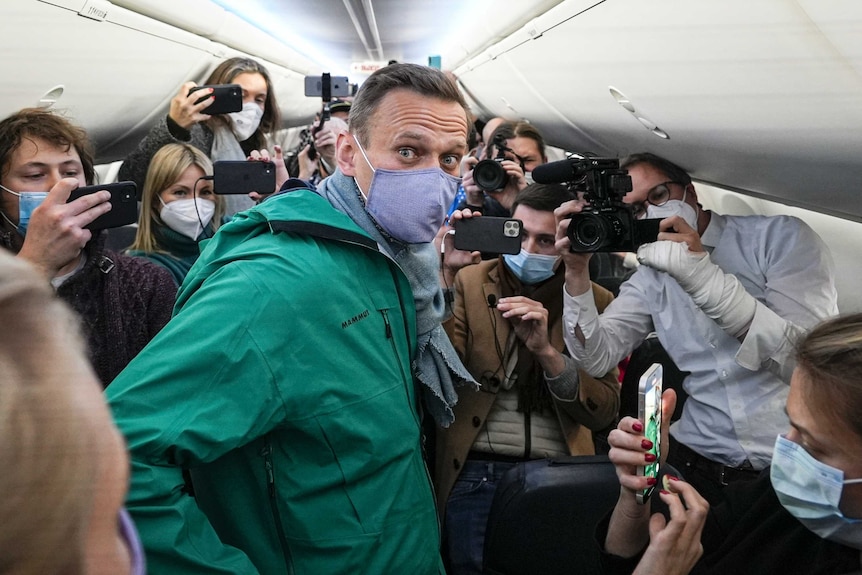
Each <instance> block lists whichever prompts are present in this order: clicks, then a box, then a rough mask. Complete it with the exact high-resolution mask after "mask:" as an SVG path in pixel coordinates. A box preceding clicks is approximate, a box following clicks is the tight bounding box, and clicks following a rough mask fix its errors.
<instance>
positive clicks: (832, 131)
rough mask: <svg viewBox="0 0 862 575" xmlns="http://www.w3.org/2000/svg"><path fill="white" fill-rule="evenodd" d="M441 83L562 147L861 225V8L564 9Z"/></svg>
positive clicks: (846, 3)
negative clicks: (647, 161)
mask: <svg viewBox="0 0 862 575" xmlns="http://www.w3.org/2000/svg"><path fill="white" fill-rule="evenodd" d="M455 73H456V75H457V76H458V77H459V79H460V81H461V83H462V85H463V86H464V88H465V90H466V91H467V92H468V93H469V94H470V96H471V97H472V98H473V100H474V101H475V102H478V103H479V104H481V107H482V114H483V115H485V116H490V115H502V116H506V117H513V118H524V119H527V120H529V121H531V122H533V123H534V124H536V125H537V126H538V127H539V128H540V129H541V130H542V132H543V133H544V134H545V135H546V136H547V137H548V140H549V141H550V142H551V143H553V144H555V145H558V146H561V147H563V148H566V149H568V150H571V151H577V152H593V153H596V154H599V155H613V156H616V155H623V154H627V153H632V152H637V151H652V152H655V153H657V154H660V155H663V156H666V157H668V158H670V159H672V160H674V161H676V162H678V163H679V164H681V165H683V166H684V167H687V168H688V169H690V170H691V171H692V173H693V175H694V176H695V177H696V178H698V179H700V180H701V181H704V182H711V183H716V184H718V185H720V186H722V187H725V188H729V189H735V190H737V191H742V192H744V193H747V194H750V195H754V196H760V197H764V198H768V199H772V200H776V201H779V202H782V203H787V204H791V205H797V206H800V207H804V208H807V209H812V210H816V211H822V212H825V213H831V214H834V215H840V216H842V217H847V218H851V219H857V220H862V202H860V201H859V199H858V198H859V194H858V192H862V160H860V151H862V75H860V73H862V2H854V1H850V0H757V1H756V2H751V1H750V0H725V1H723V2H691V1H689V0H653V1H650V2H644V1H640V0H605V1H604V2H595V1H583V0H568V1H566V2H563V3H561V4H560V5H558V6H556V7H555V8H553V9H551V10H550V11H549V12H548V13H546V14H544V15H543V16H541V17H540V18H538V19H537V20H536V21H534V22H530V23H529V25H528V26H525V27H524V28H523V29H522V30H519V31H518V32H516V33H515V34H513V35H512V36H510V37H509V38H507V39H506V40H505V41H503V42H500V43H498V44H497V45H494V46H491V47H490V48H489V49H487V50H486V51H485V52H484V53H483V54H481V55H478V56H476V57H475V58H473V59H471V60H469V61H468V62H466V63H465V64H464V65H462V66H460V67H459V68H458V69H456V70H455ZM612 87H613V88H615V89H616V90H618V92H619V93H621V94H622V95H624V96H625V97H626V98H627V99H628V103H627V105H628V106H629V108H631V110H633V112H632V111H629V110H627V109H626V108H624V107H622V106H621V105H620V104H619V103H618V101H617V99H615V98H614V96H613V95H612V93H611V88H612ZM655 127H657V128H658V129H660V130H662V131H663V132H665V133H666V134H667V135H669V138H668V139H662V138H660V137H658V136H656V135H655V133H654V132H653V131H652V128H655ZM848 190H853V191H856V192H857V193H855V194H853V193H848Z"/></svg>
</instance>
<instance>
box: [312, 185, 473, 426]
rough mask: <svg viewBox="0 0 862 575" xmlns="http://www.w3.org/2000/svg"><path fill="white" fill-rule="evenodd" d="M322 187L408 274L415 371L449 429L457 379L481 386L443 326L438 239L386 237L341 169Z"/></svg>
mask: <svg viewBox="0 0 862 575" xmlns="http://www.w3.org/2000/svg"><path fill="white" fill-rule="evenodd" d="M317 191H318V193H319V194H320V195H322V196H323V197H324V198H326V199H327V200H328V201H329V203H330V204H332V207H334V208H335V209H336V210H338V211H340V212H342V213H343V214H346V215H347V216H348V217H349V218H350V219H352V220H353V221H354V222H355V223H356V225H358V226H359V227H360V228H362V229H363V230H365V232H366V233H367V234H368V235H369V236H371V238H372V239H373V240H374V241H376V242H377V244H378V246H380V249H381V251H382V252H383V253H385V254H387V255H388V256H389V257H390V258H391V259H392V260H393V261H395V263H397V264H398V265H399V266H400V267H401V270H402V271H403V272H404V274H405V275H406V276H407V279H408V280H409V282H410V287H411V288H412V289H413V300H414V302H415V305H416V332H417V336H418V337H417V339H418V350H417V353H416V359H415V360H414V361H413V366H412V367H413V374H414V376H415V377H416V379H418V380H419V382H420V383H421V384H422V396H423V399H424V403H425V406H426V409H427V410H428V411H429V412H430V413H431V416H432V417H433V418H434V421H436V422H437V424H438V425H440V426H442V427H449V425H450V424H451V423H452V422H453V421H454V420H455V414H454V412H453V411H452V407H454V405H455V404H456V403H457V402H458V394H457V393H456V392H455V383H456V382H457V383H458V384H459V385H463V384H465V383H470V384H473V385H474V386H478V384H477V383H476V381H475V380H474V379H473V377H472V376H471V375H470V373H469V372H468V371H467V369H466V368H465V367H464V364H462V363H461V359H460V358H459V357H458V354H457V352H456V351H455V348H453V347H452V343H451V342H450V341H449V337H448V336H447V335H446V332H445V331H443V328H442V327H441V326H440V322H441V321H443V320H444V319H445V318H446V306H445V303H444V300H443V292H442V290H441V289H440V279H439V275H438V273H439V269H440V254H439V252H438V251H437V249H436V248H435V247H434V244H433V243H429V244H405V243H402V242H399V241H397V240H393V239H392V238H390V237H388V236H384V234H383V233H381V231H380V230H379V229H378V228H377V226H376V225H375V224H374V221H373V220H372V219H371V217H370V216H369V215H368V212H366V211H365V206H364V204H363V202H362V199H361V198H360V196H359V188H358V187H357V186H356V182H355V181H354V179H353V178H351V177H348V176H345V175H344V174H342V173H341V170H336V172H335V174H333V175H332V176H330V177H328V178H326V179H325V180H323V181H322V182H320V185H319V186H318V188H317Z"/></svg>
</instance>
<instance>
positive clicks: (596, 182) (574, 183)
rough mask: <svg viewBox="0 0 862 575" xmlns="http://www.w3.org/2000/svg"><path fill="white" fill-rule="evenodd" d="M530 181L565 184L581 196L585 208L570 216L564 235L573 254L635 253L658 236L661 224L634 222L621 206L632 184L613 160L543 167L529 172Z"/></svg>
mask: <svg viewBox="0 0 862 575" xmlns="http://www.w3.org/2000/svg"><path fill="white" fill-rule="evenodd" d="M533 178H534V179H535V181H537V182H539V183H547V184H550V183H567V184H568V185H569V187H570V188H571V189H572V191H574V192H583V193H584V199H585V200H586V201H587V203H588V205H587V207H585V208H584V210H583V211H582V212H581V213H579V214H573V215H572V220H571V222H570V223H569V227H568V229H567V231H566V235H567V236H568V237H569V240H570V241H571V247H570V250H571V251H573V252H635V251H637V249H638V247H639V246H640V245H641V244H646V243H649V242H654V241H655V240H656V237H657V236H658V223H659V222H660V221H661V220H657V219H651V220H638V219H636V218H635V217H634V214H633V213H632V211H631V208H629V206H627V205H626V204H625V203H623V196H625V195H626V194H627V193H628V192H630V191H631V190H632V180H631V178H630V177H629V175H628V172H627V171H626V170H623V169H620V161H619V160H618V159H616V158H570V159H568V160H563V161H561V162H553V163H551V164H544V165H543V166H539V167H537V168H536V169H535V170H533Z"/></svg>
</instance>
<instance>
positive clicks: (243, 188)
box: [213, 160, 275, 194]
mask: <svg viewBox="0 0 862 575" xmlns="http://www.w3.org/2000/svg"><path fill="white" fill-rule="evenodd" d="M213 191H214V192H215V193H217V194H248V193H249V192H257V193H259V194H271V193H273V192H275V164H274V163H272V162H255V161H244V160H240V161H228V160H223V161H218V162H213Z"/></svg>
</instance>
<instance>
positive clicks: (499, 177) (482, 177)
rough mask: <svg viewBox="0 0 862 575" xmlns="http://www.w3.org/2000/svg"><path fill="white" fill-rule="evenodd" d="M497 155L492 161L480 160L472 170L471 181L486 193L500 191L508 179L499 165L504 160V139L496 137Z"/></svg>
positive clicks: (505, 148)
mask: <svg viewBox="0 0 862 575" xmlns="http://www.w3.org/2000/svg"><path fill="white" fill-rule="evenodd" d="M494 146H495V147H496V148H497V155H496V156H495V157H494V159H493V160H482V161H481V162H479V163H478V164H476V167H475V168H473V181H474V182H475V183H476V185H477V186H479V188H480V189H482V190H484V191H486V192H493V191H496V190H502V189H503V188H504V187H506V180H507V179H508V178H509V176H508V174H506V170H505V169H503V166H501V165H500V163H501V162H502V161H503V160H505V159H506V150H507V149H508V148H507V147H506V138H505V137H501V136H500V135H498V136H497V137H495V138H494Z"/></svg>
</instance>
